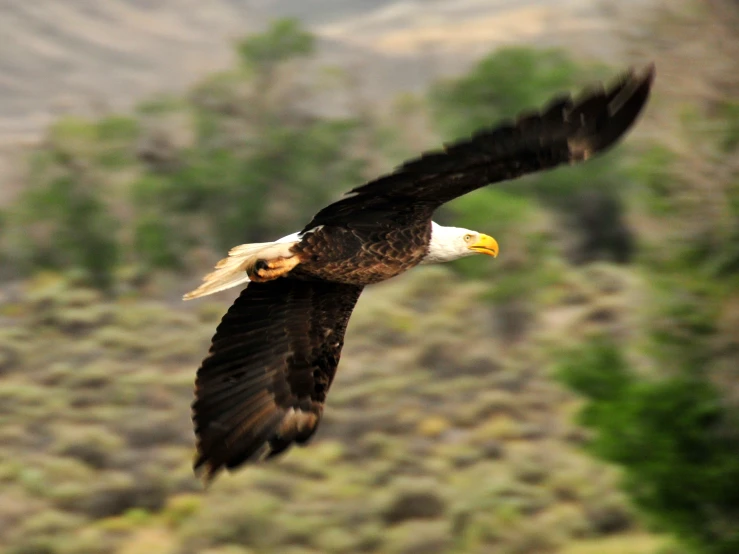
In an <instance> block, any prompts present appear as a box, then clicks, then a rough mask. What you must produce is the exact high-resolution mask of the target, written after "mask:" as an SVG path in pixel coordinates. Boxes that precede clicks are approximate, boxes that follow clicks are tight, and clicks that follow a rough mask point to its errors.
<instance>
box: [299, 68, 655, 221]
mask: <svg viewBox="0 0 739 554" xmlns="http://www.w3.org/2000/svg"><path fill="white" fill-rule="evenodd" d="M653 79H654V66H652V65H650V66H648V67H647V68H645V69H644V70H642V71H641V72H639V73H636V72H634V71H631V72H629V73H626V74H624V75H622V76H621V77H620V78H619V79H617V80H616V82H614V83H613V84H612V85H610V86H609V87H608V88H604V87H603V86H602V85H599V86H598V87H594V88H591V89H590V90H587V91H586V92H584V93H583V94H582V95H581V96H580V97H578V98H576V99H573V98H572V97H571V96H565V97H561V98H557V99H555V100H553V101H551V102H550V104H549V105H548V106H547V107H545V108H544V109H543V110H541V111H540V112H538V113H527V114H521V115H519V117H518V118H516V119H515V120H514V121H508V122H503V123H500V124H498V125H496V126H494V127H492V128H490V129H486V130H483V131H481V132H479V133H477V134H476V135H474V136H473V137H471V138H470V139H468V140H464V141H460V142H457V143H454V144H450V145H447V146H446V147H445V148H444V150H443V151H440V152H429V153H426V154H424V155H422V156H421V157H419V158H417V159H414V160H411V161H408V162H406V163H404V164H403V165H401V166H400V167H398V168H397V169H396V170H395V171H394V172H393V173H391V174H389V175H385V176H383V177H380V178H379V179H376V180H374V181H371V182H370V183H367V184H365V185H363V186H360V187H357V188H355V189H353V190H352V191H350V193H349V195H347V196H346V197H345V198H342V199H341V200H339V201H337V202H334V203H333V204H330V205H329V206H327V207H325V208H324V209H322V210H321V211H320V212H318V214H316V216H315V217H314V218H313V220H312V221H311V222H310V223H309V224H308V225H307V226H306V227H305V229H304V231H307V230H309V229H312V228H313V227H316V226H318V225H342V226H346V227H352V226H355V227H360V226H362V225H382V224H390V225H392V224H398V223H399V222H403V221H405V220H407V218H408V216H409V214H424V215H428V216H430V214H431V213H432V212H433V210H435V209H436V208H438V207H439V206H441V205H442V204H444V203H445V202H448V201H450V200H452V199H454V198H457V197H459V196H462V195H463V194H466V193H468V192H471V191H473V190H475V189H478V188H480V187H483V186H485V185H488V184H491V183H496V182H500V181H504V180H506V179H513V178H515V177H520V176H522V175H526V174H529V173H533V172H536V171H540V170H544V169H551V168H554V167H557V166H559V165H563V164H574V163H577V162H580V161H583V160H585V159H587V158H589V157H591V156H593V155H595V154H597V153H599V152H602V151H604V150H606V149H607V148H609V147H610V146H612V145H614V144H615V143H616V142H617V141H618V139H619V138H621V137H622V136H623V135H624V134H625V133H626V131H627V130H628V129H629V128H630V127H631V126H632V125H633V124H634V122H635V121H636V119H637V117H638V116H639V113H640V112H641V111H642V108H643V107H644V105H645V104H646V102H647V99H648V98H649V92H650V89H651V85H652V81H653ZM413 217H414V216H413V215H411V218H413Z"/></svg>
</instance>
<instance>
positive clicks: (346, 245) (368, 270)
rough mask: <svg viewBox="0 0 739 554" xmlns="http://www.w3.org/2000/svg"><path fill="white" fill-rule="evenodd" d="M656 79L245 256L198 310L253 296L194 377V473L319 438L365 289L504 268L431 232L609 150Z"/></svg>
mask: <svg viewBox="0 0 739 554" xmlns="http://www.w3.org/2000/svg"><path fill="white" fill-rule="evenodd" d="M653 79H654V66H653V65H650V66H648V67H646V68H644V69H642V70H641V71H634V70H631V71H629V72H627V73H625V74H623V75H622V76H621V77H620V78H618V79H617V80H616V81H615V82H614V83H612V84H611V85H610V86H608V87H603V86H602V85H598V86H595V87H592V88H590V89H589V90H587V91H586V92H584V93H583V94H581V95H580V96H579V97H577V98H575V99H573V98H572V97H571V96H569V95H567V96H561V97H558V98H556V99H554V100H552V101H551V102H550V103H549V104H548V105H547V106H546V107H545V108H544V109H542V110H541V111H539V112H532V113H526V114H521V115H519V116H518V117H517V118H515V119H514V120H512V121H506V122H502V123H499V124H497V125H494V126H492V127H490V128H488V129H485V130H482V131H480V132H478V133H477V134H475V135H474V136H472V137H471V138H469V139H467V140H464V141H461V142H457V143H454V144H450V145H446V146H445V147H444V149H443V150H442V151H437V152H429V153H426V154H423V155H422V156H420V157H419V158H417V159H414V160H411V161H408V162H405V163H404V164H402V165H401V166H400V167H398V168H397V169H396V170H395V171H394V172H393V173H390V174H388V175H385V176H383V177H380V178H379V179H376V180H374V181H371V182H369V183H367V184H365V185H363V186H360V187H357V188H355V189H353V190H352V191H350V192H349V193H348V194H347V195H346V196H345V197H343V198H342V199H340V200H338V201H336V202H334V203H333V204H330V205H329V206H327V207H325V208H323V209H322V210H321V211H319V212H318V213H317V214H316V215H315V216H314V217H313V219H312V221H310V222H309V223H308V224H307V225H306V226H305V227H304V228H303V230H301V231H299V232H298V233H294V234H292V235H288V236H286V237H283V238H281V239H279V240H277V241H274V242H268V243H258V244H244V245H241V246H236V247H235V248H233V249H232V250H231V251H230V252H229V256H228V257H227V258H225V259H223V260H221V261H220V262H219V263H218V264H217V266H216V270H215V271H214V272H212V273H210V274H209V275H207V276H206V277H205V278H204V282H203V284H202V285H201V286H200V287H199V288H198V289H196V290H194V291H192V292H190V293H188V294H186V295H185V299H191V298H197V297H201V296H205V295H207V294H211V293H214V292H217V291H221V290H224V289H227V288H230V287H234V286H237V285H241V284H244V283H246V284H247V286H246V287H245V288H244V289H243V290H242V292H241V295H240V296H239V297H238V298H237V299H236V301H235V302H234V303H233V305H232V306H231V308H230V309H229V310H228V312H227V313H226V315H225V316H224V317H223V319H222V321H221V323H220V325H219V326H218V328H217V330H216V333H215V335H214V337H213V341H212V344H211V347H210V351H209V353H208V356H207V357H206V358H205V359H204V360H203V362H202V364H201V366H200V368H199V369H198V372H197V378H196V383H195V400H194V402H193V405H192V408H193V416H192V417H193V423H194V426H195V434H196V436H197V450H198V455H197V458H196V460H195V464H194V466H195V471H196V473H199V474H201V476H202V477H203V478H204V480H205V481H206V482H207V481H209V480H211V479H212V478H213V477H214V476H215V475H216V474H217V473H218V472H219V471H220V470H222V469H223V468H226V469H228V470H232V469H234V468H237V467H239V466H241V465H242V464H244V463H247V462H253V461H260V460H264V459H268V458H272V457H274V456H276V455H278V454H280V453H282V452H284V451H285V450H286V449H287V448H288V447H289V446H290V445H291V444H293V443H297V444H305V443H306V441H308V439H310V438H311V436H312V435H313V434H314V433H315V431H316V429H317V427H318V424H319V422H320V420H321V415H322V413H323V406H324V403H325V401H326V394H327V393H328V390H329V388H330V387H331V382H332V381H333V379H334V375H335V374H336V368H337V366H338V364H339V357H340V355H341V348H342V346H343V343H344V331H345V330H346V326H347V323H348V322H349V317H350V315H351V313H352V310H353V309H354V306H355V304H356V302H357V300H358V299H359V295H360V294H361V293H362V290H363V288H364V287H365V286H367V285H371V284H373V283H378V282H380V281H385V280H386V279H390V278H391V277H395V276H396V275H399V274H401V273H403V272H404V271H407V270H409V269H411V268H412V267H414V266H416V265H418V264H426V263H440V262H446V261H450V260H456V259H458V258H461V257H464V256H470V255H472V254H486V255H490V256H493V257H495V256H497V255H498V243H497V242H496V241H495V239H493V238H492V237H490V236H488V235H485V234H482V233H479V232H476V231H472V230H469V229H461V228H456V227H444V226H442V225H439V224H437V223H435V222H434V221H432V220H431V218H432V216H433V214H434V211H435V210H436V209H437V208H438V207H439V206H441V205H442V204H444V203H445V202H449V201H450V200H453V199H454V198H457V197H459V196H462V195H463V194H467V193H468V192H471V191H473V190H475V189H478V188H481V187H483V186H485V185H488V184H491V183H496V182H500V181H504V180H506V179H513V178H516V177H520V176H522V175H526V174H529V173H533V172H536V171H540V170H545V169H550V168H554V167H556V166H559V165H563V164H575V163H578V162H581V161H583V160H586V159H588V158H590V157H591V156H593V155H595V154H597V153H599V152H602V151H604V150H606V149H608V148H609V147H611V146H612V145H614V144H615V143H616V142H617V141H618V140H619V139H620V138H621V137H622V136H623V135H624V134H625V133H626V131H627V130H628V129H629V128H630V127H631V126H632V125H633V124H634V122H635V121H636V119H637V117H638V116H639V113H640V112H641V111H642V108H643V107H644V105H645V104H646V102H647V100H648V98H649V93H650V89H651V85H652V81H653Z"/></svg>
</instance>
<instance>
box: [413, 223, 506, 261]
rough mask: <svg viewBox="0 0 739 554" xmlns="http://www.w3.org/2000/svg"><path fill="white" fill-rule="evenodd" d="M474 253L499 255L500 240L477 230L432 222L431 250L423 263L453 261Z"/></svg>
mask: <svg viewBox="0 0 739 554" xmlns="http://www.w3.org/2000/svg"><path fill="white" fill-rule="evenodd" d="M472 254H487V255H489V256H493V257H494V258H495V257H496V256H497V255H498V242H497V241H496V240H495V239H494V238H493V237H491V236H488V235H484V234H482V233H478V232H477V231H471V230H469V229H462V228H460V227H444V226H443V225H439V224H438V223H435V222H433V221H432V222H431V242H430V243H429V252H428V254H426V257H425V258H424V259H423V261H421V263H422V264H435V263H441V262H451V261H452V260H457V259H459V258H464V257H465V256H471V255H472Z"/></svg>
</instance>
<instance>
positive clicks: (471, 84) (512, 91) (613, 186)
mask: <svg viewBox="0 0 739 554" xmlns="http://www.w3.org/2000/svg"><path fill="white" fill-rule="evenodd" d="M607 75H610V72H608V73H607V72H605V71H603V68H600V67H597V66H587V65H583V64H578V63H575V62H574V61H573V60H572V59H571V58H570V57H569V56H568V55H567V54H566V53H565V52H564V51H562V50H556V49H549V50H539V49H535V48H527V47H508V48H501V49H498V50H496V51H495V52H493V53H492V54H490V55H489V56H487V57H486V58H484V59H483V60H482V61H480V62H479V63H478V64H477V65H476V66H475V67H474V68H473V69H472V70H471V71H470V72H469V73H468V74H467V75H464V76H463V77H461V78H458V79H453V80H449V81H444V82H441V83H439V84H438V85H437V86H435V87H433V88H432V90H431V92H430V95H429V99H430V103H431V107H432V113H433V115H434V121H435V122H436V125H437V127H438V128H439V130H440V131H441V134H442V136H443V137H444V138H445V139H446V140H454V139H459V138H461V137H465V136H469V135H471V134H472V133H474V132H475V131H477V130H479V129H480V128H482V127H485V126H492V125H494V124H496V123H498V122H499V121H501V120H504V119H509V118H512V117H514V116H516V115H518V114H519V113H521V112H523V111H526V110H530V109H533V108H538V107H541V106H544V105H545V103H546V102H548V101H549V100H550V99H551V98H552V97H553V96H555V95H557V94H561V93H567V92H569V91H573V90H577V89H578V88H580V87H582V86H583V83H587V82H590V81H594V80H598V79H602V78H604V77H606V76H607ZM628 182H629V180H628V179H627V176H626V174H625V172H624V171H623V170H622V169H621V167H620V160H619V157H618V152H611V153H609V154H608V156H607V158H600V159H595V160H591V161H589V162H588V163H586V164H580V165H577V166H574V167H564V168H559V169H556V170H553V171H547V172H544V173H540V174H536V175H532V176H529V177H525V178H523V179H519V180H516V181H514V182H506V183H501V184H499V185H496V187H497V188H501V189H503V190H505V191H506V192H509V193H510V194H512V195H518V196H525V197H528V198H531V199H534V200H537V201H540V202H542V203H543V205H545V206H547V207H549V208H553V209H554V210H555V213H557V214H558V215H559V216H561V217H563V218H564V219H565V221H566V224H567V226H568V227H569V228H571V229H573V230H574V231H575V232H576V233H577V234H578V242H579V246H578V248H577V249H576V250H574V251H573V253H572V260H573V261H575V262H587V261H591V260H594V259H600V258H605V259H608V260H612V261H617V262H627V261H629V260H630V259H631V258H632V255H633V247H634V245H633V238H632V235H631V231H630V230H629V229H628V228H627V226H626V224H625V221H624V218H623V196H624V193H625V192H626V189H627V188H628V187H627V185H628ZM473 197H474V198H475V202H464V203H463V202H462V201H461V200H460V201H459V202H458V203H456V204H452V206H451V209H452V210H453V211H454V212H455V213H456V214H457V215H458V217H460V218H461V219H462V221H463V222H466V221H471V220H477V219H480V216H479V215H476V214H475V213H474V212H480V213H493V212H494V211H496V210H497V209H498V207H497V206H495V205H494V204H493V203H491V202H490V201H489V195H487V196H486V195H485V194H484V193H482V192H478V193H474V196H473Z"/></svg>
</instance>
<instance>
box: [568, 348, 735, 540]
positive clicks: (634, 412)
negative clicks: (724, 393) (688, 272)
mask: <svg viewBox="0 0 739 554" xmlns="http://www.w3.org/2000/svg"><path fill="white" fill-rule="evenodd" d="M701 369H702V368H701V367H700V366H699V367H696V366H694V365H687V366H686V367H680V366H679V365H678V366H677V367H676V368H675V372H674V373H673V374H670V375H669V376H666V377H663V378H660V379H655V380H649V381H648V380H644V379H638V378H637V377H636V376H635V375H634V374H633V372H631V371H630V370H629V369H628V366H627V365H626V361H625V359H624V357H623V355H622V354H621V352H620V351H619V349H618V348H617V347H616V346H614V345H613V344H610V343H607V342H600V341H598V342H594V343H593V344H590V345H589V346H588V347H587V348H585V349H584V350H582V351H578V352H575V353H571V354H570V355H569V356H568V357H567V359H566V361H565V362H564V363H563V364H562V366H561V372H560V374H561V376H562V378H563V379H564V380H565V382H566V383H567V384H569V385H570V386H571V387H572V388H574V389H575V390H576V391H578V392H579V393H580V394H582V395H584V396H585V397H586V398H587V399H588V403H587V404H586V406H585V407H584V408H583V410H582V411H581V413H580V420H581V422H582V423H583V424H584V425H585V426H586V427H589V428H591V429H593V430H594V431H596V435H595V437H594V438H593V440H592V441H591V442H590V449H591V450H592V451H593V452H594V453H595V454H596V455H598V456H599V457H601V458H603V459H605V460H608V461H610V462H614V463H617V464H619V465H621V466H622V467H623V468H624V469H625V472H626V473H625V478H624V486H625V488H626V490H627V491H628V492H629V493H630V495H631V497H632V499H633V500H634V502H635V504H636V505H637V506H638V507H639V508H641V509H642V510H643V511H644V512H645V513H646V514H648V515H649V516H650V517H651V518H652V520H653V521H655V522H656V523H657V524H659V525H660V526H662V527H663V528H664V529H666V530H668V531H670V532H673V533H675V534H676V535H677V536H679V537H681V538H682V539H684V540H685V541H686V542H687V543H688V544H690V545H693V546H694V547H695V548H696V549H697V550H698V551H701V552H708V553H711V554H729V553H733V552H737V550H738V549H739V519H738V517H739V514H738V513H737V511H736V506H737V505H739V489H737V487H736V483H737V482H739V457H737V452H739V434H737V432H736V427H735V424H736V414H732V413H731V411H730V410H729V409H728V408H727V406H725V405H724V404H723V403H722V402H721V399H720V397H719V395H718V392H717V391H716V390H715V388H714V387H713V386H712V385H711V384H710V382H709V381H707V380H706V379H705V378H704V376H703V375H702V371H701Z"/></svg>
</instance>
